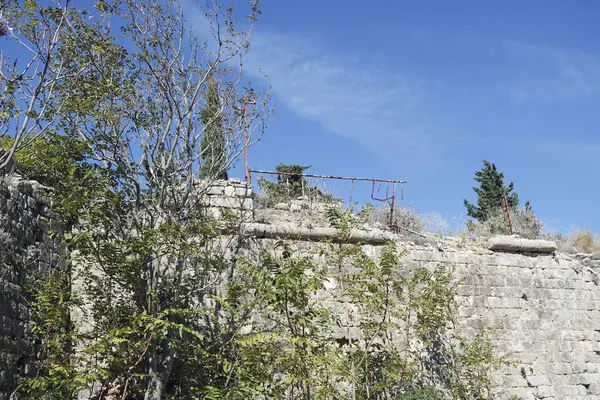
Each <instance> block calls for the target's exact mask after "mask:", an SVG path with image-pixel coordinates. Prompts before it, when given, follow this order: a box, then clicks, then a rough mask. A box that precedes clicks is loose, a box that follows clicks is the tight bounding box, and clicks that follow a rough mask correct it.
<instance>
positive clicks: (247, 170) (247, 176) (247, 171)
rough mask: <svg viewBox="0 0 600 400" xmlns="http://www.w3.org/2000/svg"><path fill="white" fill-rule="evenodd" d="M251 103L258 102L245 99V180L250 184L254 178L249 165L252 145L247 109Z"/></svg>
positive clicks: (243, 108)
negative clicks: (249, 153)
mask: <svg viewBox="0 0 600 400" xmlns="http://www.w3.org/2000/svg"><path fill="white" fill-rule="evenodd" d="M249 104H256V102H255V101H253V100H245V101H244V105H243V107H242V112H243V117H244V180H245V181H246V183H247V184H250V180H251V179H252V175H251V171H250V167H249V166H248V147H249V146H250V137H249V135H248V116H247V109H248V105H249Z"/></svg>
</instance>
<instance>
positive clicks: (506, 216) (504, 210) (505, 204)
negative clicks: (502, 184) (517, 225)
mask: <svg viewBox="0 0 600 400" xmlns="http://www.w3.org/2000/svg"><path fill="white" fill-rule="evenodd" d="M500 205H501V206H502V213H503V214H504V222H506V226H507V227H508V232H509V233H510V234H511V235H512V234H513V228H512V222H511V220H510V214H509V213H508V201H507V200H506V196H502V200H500Z"/></svg>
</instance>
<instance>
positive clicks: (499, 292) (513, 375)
mask: <svg viewBox="0 0 600 400" xmlns="http://www.w3.org/2000/svg"><path fill="white" fill-rule="evenodd" d="M283 232H284V234H285V232H286V230H285V229H283ZM276 241H277V239H274V238H264V239H257V240H256V242H255V248H257V249H261V250H260V251H265V250H269V249H273V247H274V245H275V242H276ZM292 243H293V246H294V247H295V248H296V250H297V251H298V253H299V254H301V255H311V254H313V255H314V254H318V252H317V251H316V248H317V246H318V244H317V243H314V242H308V241H304V240H302V241H300V240H295V241H293V242H292ZM397 246H398V249H399V250H401V251H405V255H404V257H402V259H401V262H400V265H399V268H402V270H403V272H409V271H413V270H415V269H416V268H417V267H427V268H434V267H435V266H438V265H443V266H446V267H449V268H454V271H455V277H456V279H457V280H459V281H461V284H460V285H459V287H458V294H459V296H458V298H457V304H458V310H457V311H458V321H457V329H458V331H459V332H460V333H461V334H463V335H465V336H472V335H474V334H475V333H476V332H478V331H479V330H480V329H481V328H484V327H486V328H492V329H494V332H493V335H492V338H493V341H494V344H495V347H496V349H497V351H498V355H500V356H506V357H508V358H509V359H511V360H513V361H514V362H515V364H514V365H513V366H509V367H505V368H503V369H502V370H501V371H499V372H498V373H496V374H494V376H493V383H494V384H495V385H496V386H497V387H498V390H496V393H497V394H499V395H500V396H499V398H500V399H509V398H511V396H519V397H520V398H522V399H526V400H533V399H552V400H560V399H578V400H583V399H598V398H600V290H599V287H598V283H599V279H598V278H599V276H598V275H597V272H596V271H600V254H596V255H583V254H580V255H576V256H573V257H571V256H568V255H564V254H534V253H530V254H518V253H501V252H493V251H490V250H487V249H484V248H482V247H477V246H474V245H473V244H471V243H466V242H463V241H460V240H452V239H444V238H439V239H438V240H437V241H436V242H432V243H431V244H429V245H417V244H414V243H410V242H407V241H406V240H402V239H401V238H397ZM362 248H363V251H365V253H366V254H368V255H369V256H370V257H372V258H373V259H378V258H379V256H380V254H381V249H382V246H381V245H363V246H362ZM260 251H259V252H260ZM335 273H337V271H335V272H334V275H335ZM328 282H329V284H328V285H327V290H328V291H330V292H331V293H330V294H329V295H327V294H325V295H324V296H323V297H322V299H324V300H325V301H332V302H333V304H332V305H331V308H332V309H333V310H335V312H336V313H339V312H341V313H342V314H343V313H346V312H347V313H348V314H351V313H352V306H351V305H348V304H344V303H343V302H342V301H341V299H340V297H339V296H336V294H335V293H336V291H337V284H336V282H335V279H329V281H328ZM339 316H340V320H341V326H340V328H339V329H338V331H337V333H336V335H337V336H344V335H349V338H351V339H357V337H356V334H357V333H356V332H358V331H359V330H358V327H357V326H353V325H352V324H353V322H352V321H357V318H356V317H353V316H351V315H339Z"/></svg>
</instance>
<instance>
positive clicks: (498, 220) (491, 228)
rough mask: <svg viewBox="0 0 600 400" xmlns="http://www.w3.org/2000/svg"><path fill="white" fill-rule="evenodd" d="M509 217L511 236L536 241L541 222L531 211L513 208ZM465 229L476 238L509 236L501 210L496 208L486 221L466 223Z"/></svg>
mask: <svg viewBox="0 0 600 400" xmlns="http://www.w3.org/2000/svg"><path fill="white" fill-rule="evenodd" d="M509 215H510V220H511V223H512V228H513V234H516V235H520V236H523V237H525V238H528V239H537V238H538V237H539V236H540V231H541V229H542V222H541V221H540V220H539V219H538V218H537V217H536V216H535V215H534V214H533V211H531V210H529V209H519V208H513V209H511V210H510V211H509ZM467 227H468V229H469V232H471V233H474V234H475V235H477V236H478V237H489V236H493V235H508V234H510V232H509V231H508V227H507V226H506V221H505V220H504V214H503V212H502V209H501V208H497V209H496V211H495V212H492V213H489V214H488V217H487V219H486V220H485V221H483V222H474V221H469V222H467Z"/></svg>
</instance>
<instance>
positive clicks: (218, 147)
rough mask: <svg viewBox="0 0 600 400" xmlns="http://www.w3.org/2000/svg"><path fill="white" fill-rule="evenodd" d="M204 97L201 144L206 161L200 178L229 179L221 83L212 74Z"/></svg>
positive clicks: (201, 169)
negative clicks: (220, 94) (220, 97)
mask: <svg viewBox="0 0 600 400" xmlns="http://www.w3.org/2000/svg"><path fill="white" fill-rule="evenodd" d="M204 97H205V99H206V103H205V105H204V108H203V109H202V112H201V114H202V123H203V124H204V135H203V137H202V142H201V144H200V152H201V153H202V157H203V158H204V162H203V164H202V167H201V168H200V178H212V179H227V166H226V163H227V154H225V150H226V144H225V133H224V132H223V117H222V113H223V110H222V109H221V101H220V100H219V84H218V82H217V80H216V79H215V78H214V77H213V76H212V75H211V76H210V77H209V78H208V88H207V90H206V92H205V93H204Z"/></svg>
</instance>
